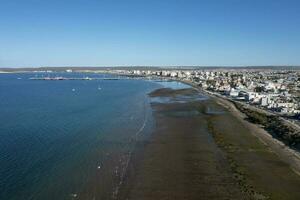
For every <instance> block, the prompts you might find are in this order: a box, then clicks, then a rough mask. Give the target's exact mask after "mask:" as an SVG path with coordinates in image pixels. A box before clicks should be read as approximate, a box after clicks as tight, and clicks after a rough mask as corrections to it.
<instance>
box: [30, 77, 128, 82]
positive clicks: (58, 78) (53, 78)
mask: <svg viewBox="0 0 300 200" xmlns="http://www.w3.org/2000/svg"><path fill="white" fill-rule="evenodd" d="M29 79H30V80H41V81H72V80H84V81H90V80H125V79H128V78H124V77H122V78H120V77H111V78H96V77H94V78H92V77H61V76H56V77H31V78H29Z"/></svg>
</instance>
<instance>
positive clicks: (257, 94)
mask: <svg viewBox="0 0 300 200" xmlns="http://www.w3.org/2000/svg"><path fill="white" fill-rule="evenodd" d="M117 73H119V74H122V73H123V74H131V75H138V76H155V77H164V78H171V79H177V80H181V81H188V82H191V83H193V84H196V85H198V86H199V87H201V88H203V89H204V90H206V91H210V92H213V93H218V94H220V95H223V96H226V97H228V98H231V99H234V100H237V101H244V102H246V103H248V104H252V105H255V106H258V107H261V108H264V109H268V110H269V111H273V112H277V113H281V114H289V115H295V114H300V70H258V69H257V70H254V69H252V70H250V69H247V70H246V69H229V70H226V69H214V70H208V69H207V70H118V71H117Z"/></svg>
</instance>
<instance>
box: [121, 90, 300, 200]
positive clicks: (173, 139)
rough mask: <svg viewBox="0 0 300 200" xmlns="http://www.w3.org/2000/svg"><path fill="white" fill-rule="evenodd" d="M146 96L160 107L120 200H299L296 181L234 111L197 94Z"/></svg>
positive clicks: (287, 166) (286, 164)
mask: <svg viewBox="0 0 300 200" xmlns="http://www.w3.org/2000/svg"><path fill="white" fill-rule="evenodd" d="M197 95H199V97H197ZM150 96H151V97H154V98H160V97H161V98H162V99H164V101H161V102H153V103H152V108H153V110H154V116H155V120H156V125H155V129H154V132H153V134H152V136H151V137H150V139H149V141H148V142H146V143H145V144H142V145H141V148H140V149H139V151H137V152H139V153H135V156H133V158H134V159H133V162H132V163H131V165H132V166H131V170H130V171H129V173H128V176H127V178H126V180H125V183H124V186H123V188H122V189H121V192H120V196H119V199H137V200H140V199H299V198H300V190H299V187H300V176H299V175H297V173H296V172H295V170H293V169H292V168H291V165H290V163H289V162H287V161H286V160H284V159H281V156H283V155H280V154H278V153H277V152H276V151H274V150H272V148H270V146H269V145H272V144H271V143H268V142H266V141H265V140H262V139H260V138H259V137H257V136H256V135H255V134H254V132H255V133H256V132H258V131H261V130H260V129H258V128H257V127H256V125H253V126H252V125H251V124H247V123H248V122H247V123H244V122H243V121H244V120H242V118H241V117H242V116H238V111H235V110H232V108H230V107H229V105H226V104H224V102H220V101H216V99H213V98H208V99H206V98H201V97H203V96H201V94H199V93H198V91H197V90H195V89H183V90H176V91H174V90H169V89H159V90H157V91H154V92H152V93H151V94H150ZM166 98H168V99H169V101H166ZM256 134H260V133H256ZM261 134H262V133H261ZM269 140H271V139H269ZM278 150H280V149H278Z"/></svg>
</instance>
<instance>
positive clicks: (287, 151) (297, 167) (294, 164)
mask: <svg viewBox="0 0 300 200" xmlns="http://www.w3.org/2000/svg"><path fill="white" fill-rule="evenodd" d="M180 82H182V83H185V84H188V85H190V86H191V87H193V88H195V89H196V90H198V91H199V92H200V93H201V92H202V93H204V94H206V95H208V96H209V97H211V98H212V99H214V100H215V101H216V102H218V103H219V104H220V105H222V106H223V107H225V108H227V109H228V110H229V111H230V112H231V113H232V114H233V115H234V116H235V117H236V118H237V119H238V120H239V121H240V122H241V123H243V124H244V125H245V126H247V127H248V128H249V129H250V130H251V134H253V135H254V136H256V137H257V138H258V139H259V140H260V141H261V142H262V143H263V144H264V145H266V146H268V147H269V148H271V149H272V151H274V153H276V154H277V155H278V156H279V157H280V159H281V160H283V161H285V162H287V163H288V164H290V166H291V168H292V169H293V170H294V171H295V172H296V173H297V174H298V175H299V176H300V152H299V151H297V150H295V149H292V148H291V147H289V146H288V145H286V144H285V143H284V142H283V141H281V140H280V139H277V138H274V137H272V135H271V134H270V133H269V132H268V131H266V130H265V129H263V128H262V127H261V126H259V125H258V124H255V123H252V122H249V121H247V120H245V118H246V117H247V116H246V114H244V113H243V112H241V111H240V110H239V109H238V108H236V106H235V105H234V104H233V103H232V102H231V101H230V100H228V99H226V98H224V97H221V96H219V95H215V94H213V93H210V92H207V91H205V90H202V89H200V88H199V87H198V86H197V85H195V84H193V83H189V82H187V81H180Z"/></svg>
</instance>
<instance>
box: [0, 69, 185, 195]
mask: <svg viewBox="0 0 300 200" xmlns="http://www.w3.org/2000/svg"><path fill="white" fill-rule="evenodd" d="M49 75H50V76H65V77H84V76H89V77H104V76H105V77H109V76H110V75H102V74H81V73H61V74H53V73H51V74H49ZM49 75H47V74H42V73H22V74H0V199H1V200H6V199H8V200H14V199H43V200H47V199H109V198H114V195H116V192H118V186H119V184H120V183H121V182H122V178H123V176H124V173H125V171H126V166H127V165H128V161H129V160H130V153H131V151H132V149H134V146H135V143H136V142H137V141H138V140H142V139H143V137H145V136H146V135H147V134H148V133H151V128H152V126H153V124H154V120H153V118H152V110H151V107H150V103H149V97H148V95H147V94H148V93H149V92H151V91H153V90H154V89H157V88H161V87H175V88H180V87H185V86H184V85H180V84H179V85H178V83H174V82H169V83H163V82H155V81H147V80H135V79H128V80H127V79H126V80H91V81H85V80H72V81H67V80H65V81H41V80H29V78H30V77H34V76H38V77H40V76H49Z"/></svg>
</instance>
